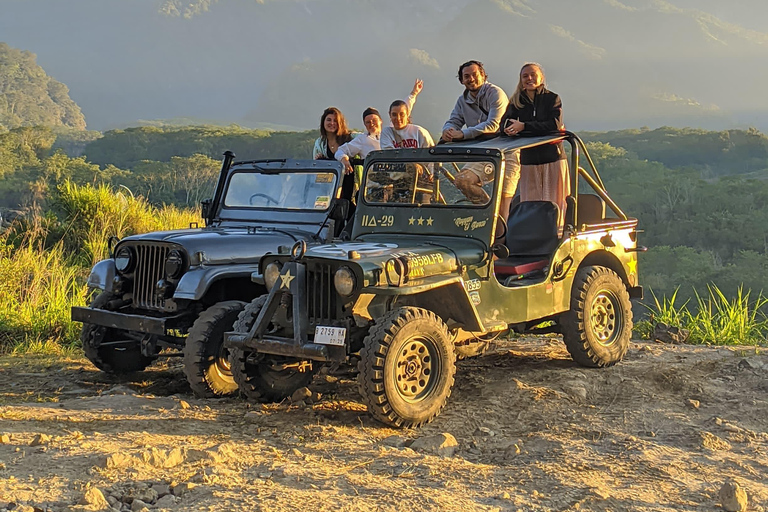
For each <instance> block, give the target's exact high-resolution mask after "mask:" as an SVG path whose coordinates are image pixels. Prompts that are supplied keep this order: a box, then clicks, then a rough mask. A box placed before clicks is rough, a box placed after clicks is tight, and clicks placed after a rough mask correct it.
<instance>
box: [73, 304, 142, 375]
mask: <svg viewBox="0 0 768 512" xmlns="http://www.w3.org/2000/svg"><path fill="white" fill-rule="evenodd" d="M116 301H118V298H117V296H116V295H114V294H112V293H108V292H101V293H100V294H99V295H97V296H96V298H95V299H93V302H91V305H90V307H91V308H93V309H103V310H106V311H112V310H114V309H115V307H114V303H115V302H116ZM80 340H81V341H82V342H83V352H85V357H87V358H88V360H89V361H91V362H92V363H93V365H94V366H96V368H98V369H99V370H101V371H104V372H106V373H114V374H126V373H133V372H140V371H142V370H144V369H145V368H146V367H147V366H149V365H150V364H151V363H152V361H153V360H154V358H152V357H147V356H145V355H143V354H142V353H141V344H140V342H139V341H138V340H136V339H135V338H132V337H130V336H129V335H128V332H127V331H123V330H120V329H113V328H111V327H105V326H103V325H94V324H86V323H84V324H83V330H82V331H81V333H80Z"/></svg>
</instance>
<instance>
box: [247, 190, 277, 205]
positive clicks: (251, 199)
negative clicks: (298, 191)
mask: <svg viewBox="0 0 768 512" xmlns="http://www.w3.org/2000/svg"><path fill="white" fill-rule="evenodd" d="M257 197H263V198H264V199H266V200H267V204H266V206H269V203H275V204H277V203H278V200H277V199H275V198H274V197H272V196H270V195H268V194H262V193H261V192H256V193H255V194H252V195H251V197H250V198H249V199H248V204H250V205H251V206H253V203H254V202H255V201H254V199H256V198H257Z"/></svg>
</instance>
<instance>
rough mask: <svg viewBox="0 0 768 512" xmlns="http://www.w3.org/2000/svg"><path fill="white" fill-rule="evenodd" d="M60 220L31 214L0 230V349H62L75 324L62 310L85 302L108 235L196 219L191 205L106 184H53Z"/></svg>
mask: <svg viewBox="0 0 768 512" xmlns="http://www.w3.org/2000/svg"><path fill="white" fill-rule="evenodd" d="M55 204H56V205H57V207H58V208H59V210H60V211H61V212H62V215H61V217H62V218H61V219H59V218H57V217H56V216H54V215H52V214H51V213H50V212H48V213H45V214H43V213H42V212H39V211H37V212H33V213H32V214H31V215H30V216H29V217H28V218H26V219H22V220H20V221H19V222H18V223H17V224H15V225H14V226H11V228H10V229H8V230H7V231H6V232H4V233H2V234H0V352H8V351H10V352H25V353H30V352H42V353H50V352H59V353H67V352H68V351H70V350H71V349H72V347H75V346H77V344H78V339H79V331H80V324H75V323H73V322H71V321H70V319H69V315H70V308H71V307H72V306H80V305H84V304H85V303H86V298H87V297H86V295H87V293H88V289H87V287H86V285H85V283H86V279H87V277H88V273H89V271H90V268H91V266H92V264H93V263H94V262H95V261H98V260H100V259H102V258H104V257H106V256H107V240H108V237H109V236H117V237H123V236H127V235H130V234H134V233H140V232H146V231H156V230H162V229H175V228H180V227H186V226H189V224H190V223H191V222H200V218H199V216H198V215H197V214H196V213H195V212H193V211H191V210H183V209H179V208H176V207H161V208H157V207H154V206H152V205H150V204H149V203H147V201H145V200H144V199H143V198H140V197H133V196H132V195H131V194H129V193H123V192H121V191H115V190H113V189H111V188H110V187H107V186H96V187H94V186H82V187H79V186H76V185H73V184H71V183H64V184H62V185H61V186H60V187H59V190H58V196H57V198H56V201H55Z"/></svg>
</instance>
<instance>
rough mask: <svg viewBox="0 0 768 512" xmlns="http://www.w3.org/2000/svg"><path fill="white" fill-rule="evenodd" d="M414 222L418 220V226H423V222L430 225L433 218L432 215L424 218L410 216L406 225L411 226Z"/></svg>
mask: <svg viewBox="0 0 768 512" xmlns="http://www.w3.org/2000/svg"><path fill="white" fill-rule="evenodd" d="M415 222H418V224H419V226H423V225H424V222H426V223H427V226H431V225H432V223H433V222H434V219H433V218H432V217H429V218H428V219H425V218H424V217H419V218H418V219H417V218H415V217H411V218H410V219H408V225H409V226H413V224H414V223H415Z"/></svg>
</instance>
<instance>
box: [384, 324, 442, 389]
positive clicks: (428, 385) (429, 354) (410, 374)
mask: <svg viewBox="0 0 768 512" xmlns="http://www.w3.org/2000/svg"><path fill="white" fill-rule="evenodd" d="M438 375H440V359H439V357H437V349H436V347H435V345H434V343H433V342H432V340H430V339H428V338H425V337H422V336H416V337H413V338H411V339H410V340H408V342H407V343H405V344H403V346H402V347H401V348H400V351H399V352H398V354H397V359H396V360H395V386H396V387H397V392H398V394H399V395H400V396H401V397H402V398H403V399H404V400H405V401H407V402H419V401H421V400H424V398H426V397H427V396H429V395H430V394H431V393H432V390H433V389H434V388H435V383H436V382H437V377H438Z"/></svg>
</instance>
